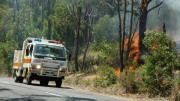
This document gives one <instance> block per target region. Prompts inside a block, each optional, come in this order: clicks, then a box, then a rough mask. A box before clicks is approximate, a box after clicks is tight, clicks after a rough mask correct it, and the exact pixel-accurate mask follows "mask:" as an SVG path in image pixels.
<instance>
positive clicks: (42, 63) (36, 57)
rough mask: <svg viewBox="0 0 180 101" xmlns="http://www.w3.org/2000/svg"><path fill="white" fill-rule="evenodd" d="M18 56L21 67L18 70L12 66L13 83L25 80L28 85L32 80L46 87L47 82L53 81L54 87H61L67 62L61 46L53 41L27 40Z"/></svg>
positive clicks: (66, 56) (66, 51)
mask: <svg viewBox="0 0 180 101" xmlns="http://www.w3.org/2000/svg"><path fill="white" fill-rule="evenodd" d="M16 51H17V50H16ZM19 54H21V55H20V56H19V58H20V59H19V64H21V65H20V66H19V67H18V68H17V67H16V68H14V66H13V70H14V77H15V82H22V81H23V79H24V78H26V80H27V84H28V85H30V84H31V83H32V81H33V80H38V81H40V84H41V85H48V82H49V81H55V83H56V86H57V87H61V84H62V80H63V79H64V77H65V73H66V71H67V68H68V61H69V59H68V57H69V55H68V50H67V49H66V48H65V47H64V46H63V45H62V44H60V43H59V42H58V41H54V40H45V39H39V38H28V39H26V40H25V41H24V43H23V49H22V51H21V52H19Z"/></svg>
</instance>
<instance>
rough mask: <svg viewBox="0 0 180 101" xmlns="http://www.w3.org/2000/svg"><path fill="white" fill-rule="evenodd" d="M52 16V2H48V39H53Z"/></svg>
mask: <svg viewBox="0 0 180 101" xmlns="http://www.w3.org/2000/svg"><path fill="white" fill-rule="evenodd" d="M50 14H51V0H48V33H47V39H49V40H50V39H51V20H50Z"/></svg>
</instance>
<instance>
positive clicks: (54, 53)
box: [34, 44, 66, 59]
mask: <svg viewBox="0 0 180 101" xmlns="http://www.w3.org/2000/svg"><path fill="white" fill-rule="evenodd" d="M34 54H35V55H41V56H46V57H52V58H54V57H55V58H57V59H58V58H64V59H65V58H66V55H65V49H64V47H60V46H53V45H43V44H37V45H35V47H34Z"/></svg>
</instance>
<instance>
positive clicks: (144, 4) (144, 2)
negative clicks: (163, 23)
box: [142, 0, 148, 8]
mask: <svg viewBox="0 0 180 101" xmlns="http://www.w3.org/2000/svg"><path fill="white" fill-rule="evenodd" d="M142 6H143V7H144V8H146V7H147V6H148V2H147V0H144V1H143V3H142Z"/></svg>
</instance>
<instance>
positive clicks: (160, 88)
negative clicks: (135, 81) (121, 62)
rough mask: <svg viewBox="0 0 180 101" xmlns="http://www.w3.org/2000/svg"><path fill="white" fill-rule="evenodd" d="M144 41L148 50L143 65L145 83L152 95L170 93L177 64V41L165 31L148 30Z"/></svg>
mask: <svg viewBox="0 0 180 101" xmlns="http://www.w3.org/2000/svg"><path fill="white" fill-rule="evenodd" d="M143 43H144V45H145V47H146V48H147V50H148V53H147V54H146V55H145V56H144V65H143V66H142V68H143V70H142V76H143V79H142V80H143V84H144V86H145V87H147V91H148V92H149V93H150V95H152V96H154V95H157V94H159V95H161V96H165V95H169V94H170V91H171V88H172V79H173V74H172V70H173V68H174V67H175V66H176V65H177V54H176V51H175V42H173V41H172V39H171V38H170V37H168V36H167V35H166V34H165V33H162V32H157V31H147V32H146V36H145V38H144V40H143Z"/></svg>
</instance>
